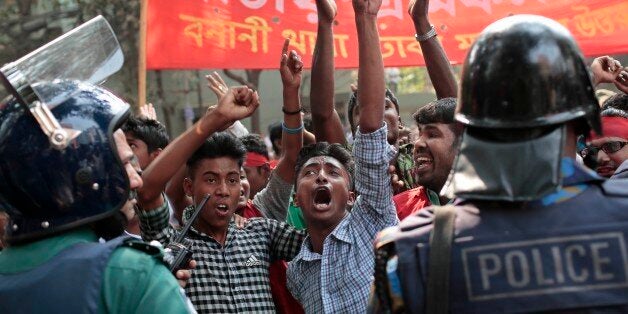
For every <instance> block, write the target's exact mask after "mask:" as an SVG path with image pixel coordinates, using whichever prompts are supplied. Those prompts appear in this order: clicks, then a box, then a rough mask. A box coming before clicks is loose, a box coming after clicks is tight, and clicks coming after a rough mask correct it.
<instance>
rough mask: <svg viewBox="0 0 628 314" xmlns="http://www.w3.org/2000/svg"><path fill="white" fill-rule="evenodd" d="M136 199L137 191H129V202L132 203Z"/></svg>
mask: <svg viewBox="0 0 628 314" xmlns="http://www.w3.org/2000/svg"><path fill="white" fill-rule="evenodd" d="M136 198H137V190H131V191H129V201H132V200H134V199H136Z"/></svg>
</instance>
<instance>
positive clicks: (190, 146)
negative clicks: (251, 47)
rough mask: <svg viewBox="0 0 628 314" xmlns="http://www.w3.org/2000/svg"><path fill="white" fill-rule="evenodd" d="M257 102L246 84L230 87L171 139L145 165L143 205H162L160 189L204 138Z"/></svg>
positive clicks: (243, 115) (247, 113)
mask: <svg viewBox="0 0 628 314" xmlns="http://www.w3.org/2000/svg"><path fill="white" fill-rule="evenodd" d="M258 105H259V97H258V95H257V92H254V91H252V90H251V89H249V88H247V87H235V88H230V89H229V91H228V92H227V93H225V95H224V96H223V97H222V98H221V99H220V100H219V102H218V105H217V107H216V109H214V110H211V111H209V112H208V113H207V114H205V116H203V118H201V119H200V120H199V121H198V122H197V123H196V124H194V126H192V127H191V128H190V129H188V130H187V131H185V132H184V133H183V134H181V135H180V136H179V137H177V138H176V139H175V140H174V141H172V143H170V144H169V145H168V146H167V147H166V148H165V149H164V151H163V152H162V153H161V154H160V155H159V156H158V157H157V158H156V159H155V160H154V161H153V162H152V163H151V164H150V166H148V168H146V170H145V171H144V173H143V175H142V179H143V180H144V185H143V186H142V188H141V189H140V190H139V191H138V199H139V205H140V207H141V208H143V209H148V210H150V209H153V208H157V207H159V206H161V205H163V202H164V199H163V198H162V197H161V193H162V191H163V190H164V188H165V187H166V184H167V183H168V181H169V180H170V179H171V178H172V177H173V176H174V175H175V173H176V172H177V170H179V167H181V166H182V165H183V164H185V162H186V161H187V159H188V158H189V157H190V156H191V155H192V154H193V153H194V151H195V150H196V149H197V148H198V147H199V146H201V144H202V143H203V141H205V139H206V138H207V137H209V136H210V135H211V134H213V133H214V132H217V131H222V130H224V129H225V128H227V127H228V126H229V125H231V124H233V122H234V121H236V120H240V119H243V118H246V117H248V116H250V115H251V114H252V113H253V112H254V111H255V109H256V108H257V106H258Z"/></svg>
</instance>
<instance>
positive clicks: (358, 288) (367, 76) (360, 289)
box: [288, 0, 398, 313]
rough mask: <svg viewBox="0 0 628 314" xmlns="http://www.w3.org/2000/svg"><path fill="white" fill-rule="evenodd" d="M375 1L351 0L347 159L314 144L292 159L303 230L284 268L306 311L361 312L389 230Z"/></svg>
mask: <svg viewBox="0 0 628 314" xmlns="http://www.w3.org/2000/svg"><path fill="white" fill-rule="evenodd" d="M380 5H381V0H353V7H354V10H355V19H356V25H357V30H358V43H359V54H360V68H359V78H358V85H359V86H360V89H359V90H358V101H359V103H360V104H361V106H362V113H361V115H360V121H359V129H358V131H357V133H356V139H355V142H354V146H353V157H354V158H355V185H356V191H357V193H358V194H359V196H358V197H357V198H355V197H354V194H353V192H351V190H352V169H353V161H352V158H351V155H350V154H349V153H348V151H346V150H345V149H344V148H343V147H342V146H341V145H339V144H331V145H329V144H327V143H324V142H323V143H317V144H315V145H314V146H308V147H305V148H303V149H302V150H301V153H300V155H299V159H298V160H297V167H296V170H297V183H296V199H295V203H296V204H297V205H298V206H299V207H301V209H302V210H303V216H304V217H305V221H306V223H307V225H308V234H309V235H308V237H306V239H305V241H304V243H303V246H302V248H301V252H299V255H297V257H295V258H294V260H293V261H292V262H291V263H290V264H289V266H288V288H289V289H290V291H291V292H292V294H293V295H294V296H295V297H296V298H297V300H299V301H300V302H301V303H302V304H303V307H304V309H305V311H306V312H307V313H364V312H365V311H366V306H367V301H368V294H369V286H370V283H371V281H372V276H373V271H374V253H373V248H372V243H373V240H374V238H375V235H376V233H377V232H378V231H379V230H381V229H383V228H385V227H388V226H393V225H395V224H397V222H398V220H397V214H396V212H395V207H394V204H393V202H392V189H391V186H390V175H389V174H388V165H389V161H390V160H391V159H392V158H393V157H394V155H395V152H394V150H393V149H392V148H391V147H390V145H388V142H387V141H386V135H387V127H386V124H385V123H384V122H383V121H384V104H385V98H384V97H385V95H384V91H385V83H384V66H383V61H382V56H381V51H380V47H379V36H378V34H377V26H376V21H377V12H378V10H379V6H380Z"/></svg>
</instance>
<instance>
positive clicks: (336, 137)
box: [310, 0, 457, 193]
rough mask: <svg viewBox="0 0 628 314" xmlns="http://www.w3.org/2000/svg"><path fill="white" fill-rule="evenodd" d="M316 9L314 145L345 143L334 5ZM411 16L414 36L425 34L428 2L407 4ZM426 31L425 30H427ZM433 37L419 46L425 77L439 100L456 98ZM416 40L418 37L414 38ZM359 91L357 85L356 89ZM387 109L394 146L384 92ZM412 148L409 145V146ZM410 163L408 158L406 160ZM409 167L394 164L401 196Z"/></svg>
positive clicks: (392, 101)
mask: <svg viewBox="0 0 628 314" xmlns="http://www.w3.org/2000/svg"><path fill="white" fill-rule="evenodd" d="M316 5H317V9H318V30H317V37H316V48H315V49H314V56H313V60H312V86H311V93H310V100H311V103H312V104H313V105H312V106H311V107H312V123H313V127H314V134H315V135H316V140H317V141H319V142H320V141H327V142H330V143H342V144H344V143H346V139H345V136H344V132H343V128H342V124H341V122H340V118H339V116H338V113H337V112H336V110H335V109H334V75H333V72H334V58H333V30H332V24H333V20H334V17H335V16H336V5H335V3H334V1H333V0H318V1H316ZM409 13H410V15H411V16H412V19H413V21H414V24H415V29H416V30H417V34H424V33H426V32H427V30H428V29H429V27H430V24H429V19H428V17H427V1H419V2H417V4H416V5H415V4H414V1H412V2H411V4H410V10H409ZM426 27H427V28H426ZM424 28H426V29H425V30H424ZM435 35H436V33H435V32H433V35H431V36H429V37H425V36H423V37H424V38H423V37H422V38H421V40H419V43H420V45H421V49H422V50H423V55H424V58H425V62H426V65H427V69H428V74H429V75H430V79H431V80H432V82H433V85H434V89H435V90H436V96H437V98H438V99H441V98H445V97H456V94H457V87H456V86H457V84H456V80H455V77H454V75H453V71H452V68H451V65H450V64H449V60H448V59H447V56H446V55H445V52H444V50H443V48H442V46H441V44H440V42H439V41H438V40H436V38H435ZM417 38H418V39H419V37H417ZM358 87H359V85H358ZM356 95H357V94H356V93H355V92H354V93H353V95H352V97H351V99H350V100H349V104H348V115H347V116H348V120H349V122H350V124H351V130H352V131H353V132H355V130H356V128H357V126H358V122H359V115H360V112H362V111H363V109H361V108H360V102H359V101H358V98H357V96H356ZM386 99H387V101H386V107H385V113H384V120H385V121H386V123H387V125H388V142H389V143H390V144H391V145H395V146H396V145H397V139H398V133H399V126H400V121H401V120H400V117H399V105H398V103H397V100H396V98H395V97H394V95H393V94H392V93H391V92H390V91H388V90H386ZM409 146H411V145H409ZM410 152H411V149H400V151H399V153H400V154H402V153H406V154H408V155H409V154H410ZM407 160H410V158H407ZM411 167H412V165H411V164H410V163H408V162H401V163H397V162H395V168H396V169H395V170H396V172H397V177H398V178H399V179H400V181H395V184H394V186H395V192H396V193H398V192H401V191H404V190H407V189H410V188H412V187H414V185H413V184H414V183H415V178H414V176H413V175H412V171H409V169H410V168H411Z"/></svg>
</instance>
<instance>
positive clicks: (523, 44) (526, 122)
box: [456, 15, 601, 133]
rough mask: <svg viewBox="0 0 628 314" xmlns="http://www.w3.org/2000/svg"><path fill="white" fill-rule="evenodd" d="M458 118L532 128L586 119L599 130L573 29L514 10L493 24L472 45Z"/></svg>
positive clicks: (484, 125)
mask: <svg viewBox="0 0 628 314" xmlns="http://www.w3.org/2000/svg"><path fill="white" fill-rule="evenodd" d="M458 104H459V105H458V108H457V109H456V120H457V121H459V122H461V123H463V124H465V125H468V126H473V127H480V128H531V127H537V126H541V127H542V126H549V125H555V124H560V123H564V122H567V121H570V120H574V119H578V118H585V119H586V120H587V122H588V125H589V127H590V128H592V129H593V130H595V131H596V132H598V133H599V132H600V130H601V129H600V120H599V105H598V101H597V99H596V97H595V90H594V88H593V84H592V82H591V78H590V76H589V72H588V68H587V66H586V64H585V63H584V58H583V56H582V54H581V52H580V49H579V48H578V46H577V45H576V42H575V40H574V39H573V37H572V36H571V34H570V33H569V31H568V30H567V29H566V28H565V27H563V26H562V25H560V24H559V23H558V22H555V21H553V20H551V19H548V18H545V17H541V16H535V15H515V16H511V17H507V18H504V19H501V20H499V21H497V22H495V23H493V24H491V25H489V26H488V27H487V28H486V29H484V31H483V32H482V33H481V35H480V36H479V37H478V38H477V40H476V41H475V43H474V44H473V45H472V47H471V49H470V50H469V52H468V54H467V57H466V60H465V63H464V66H463V69H462V78H461V87H460V100H459V102H458Z"/></svg>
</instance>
